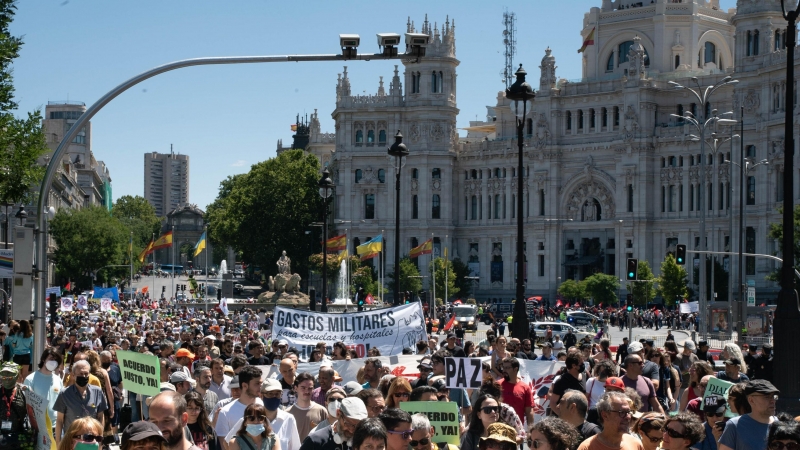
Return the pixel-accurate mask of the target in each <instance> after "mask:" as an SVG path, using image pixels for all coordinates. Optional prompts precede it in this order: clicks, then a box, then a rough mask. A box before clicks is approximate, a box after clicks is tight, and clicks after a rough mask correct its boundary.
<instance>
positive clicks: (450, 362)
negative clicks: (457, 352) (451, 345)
mask: <svg viewBox="0 0 800 450" xmlns="http://www.w3.org/2000/svg"><path fill="white" fill-rule="evenodd" d="M444 370H445V377H446V378H447V387H448V388H450V389H456V388H464V389H480V387H481V382H482V381H483V366H482V365H481V360H480V358H445V359H444Z"/></svg>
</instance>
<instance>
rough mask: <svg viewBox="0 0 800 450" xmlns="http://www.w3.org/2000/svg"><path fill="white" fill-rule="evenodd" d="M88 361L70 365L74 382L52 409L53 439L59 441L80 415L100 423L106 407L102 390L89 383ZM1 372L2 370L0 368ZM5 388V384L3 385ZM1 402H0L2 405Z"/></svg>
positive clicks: (102, 420) (59, 397)
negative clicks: (54, 427) (54, 425)
mask: <svg viewBox="0 0 800 450" xmlns="http://www.w3.org/2000/svg"><path fill="white" fill-rule="evenodd" d="M89 370H90V366H89V363H88V362H86V361H83V360H81V361H77V362H76V363H75V364H73V365H72V379H73V380H75V383H74V384H73V385H71V386H69V387H67V388H66V389H64V390H63V391H61V394H59V396H58V398H57V399H56V403H55V405H54V406H53V409H54V410H55V411H56V413H57V416H56V432H55V436H54V437H55V439H56V443H57V444H58V443H59V442H61V433H62V431H63V430H65V429H68V428H69V426H70V425H71V424H72V422H73V421H74V420H75V419H78V418H81V417H94V418H96V419H97V421H98V422H100V424H101V425H102V424H103V423H104V418H103V412H105V410H107V409H108V404H107V403H106V398H105V396H104V395H103V390H102V389H100V388H99V387H97V386H92V385H89ZM0 374H2V370H0ZM4 388H5V386H4ZM2 403H3V402H0V406H2Z"/></svg>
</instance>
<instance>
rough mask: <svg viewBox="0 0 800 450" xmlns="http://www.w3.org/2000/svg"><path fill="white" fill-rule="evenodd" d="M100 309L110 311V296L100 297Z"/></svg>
mask: <svg viewBox="0 0 800 450" xmlns="http://www.w3.org/2000/svg"><path fill="white" fill-rule="evenodd" d="M100 311H103V312H107V311H111V299H110V298H105V297H103V298H101V299H100Z"/></svg>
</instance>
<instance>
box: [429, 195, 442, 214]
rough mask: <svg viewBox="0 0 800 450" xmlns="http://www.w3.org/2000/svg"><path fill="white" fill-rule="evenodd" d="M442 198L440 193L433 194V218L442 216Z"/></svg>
mask: <svg viewBox="0 0 800 450" xmlns="http://www.w3.org/2000/svg"><path fill="white" fill-rule="evenodd" d="M441 211H442V206H441V200H440V197H439V194H433V199H431V219H439V218H441V217H440V215H441Z"/></svg>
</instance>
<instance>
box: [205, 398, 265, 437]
mask: <svg viewBox="0 0 800 450" xmlns="http://www.w3.org/2000/svg"><path fill="white" fill-rule="evenodd" d="M255 403H257V404H259V405H262V406H263V405H264V402H262V401H261V399H260V398H256V401H255ZM245 409H247V405H245V404H244V403H242V402H240V401H239V400H236V401H235V402H230V403H228V404H227V405H225V406H223V407H222V409H220V410H219V412H218V413H217V426H216V427H214V431H215V432H216V433H217V436H226V435H227V434H228V432H229V431H231V430H238V428H235V427H234V426H235V425H236V421H237V420H239V419H241V418H242V417H244V410H245ZM239 425H240V426H241V424H239ZM234 433H236V431H234Z"/></svg>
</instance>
